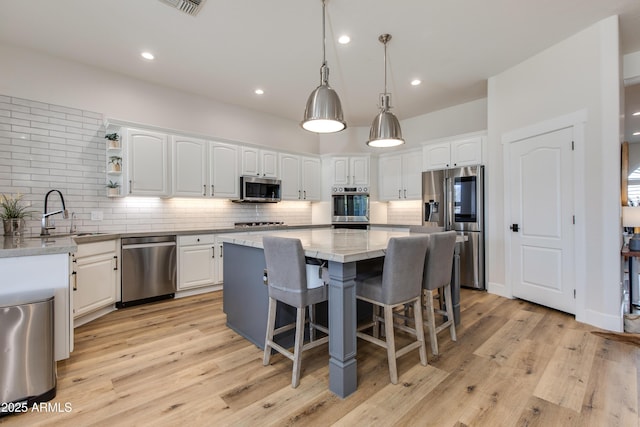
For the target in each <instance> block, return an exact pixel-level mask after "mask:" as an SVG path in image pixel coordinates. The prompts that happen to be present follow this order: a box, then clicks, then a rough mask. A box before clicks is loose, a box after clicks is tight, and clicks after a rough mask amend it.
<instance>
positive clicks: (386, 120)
mask: <svg viewBox="0 0 640 427" xmlns="http://www.w3.org/2000/svg"><path fill="white" fill-rule="evenodd" d="M378 40H379V41H380V43H382V44H383V45H384V93H383V94H381V95H380V113H379V114H378V115H377V116H376V118H375V119H373V123H372V124H371V130H370V131H369V141H367V145H369V146H370V147H383V148H384V147H395V146H397V145H401V144H404V139H402V130H401V129H400V122H398V119H397V118H396V116H394V115H393V113H391V112H390V111H389V109H390V108H391V94H390V93H387V42H388V41H389V40H391V35H390V34H382V35H381V36H380V37H378Z"/></svg>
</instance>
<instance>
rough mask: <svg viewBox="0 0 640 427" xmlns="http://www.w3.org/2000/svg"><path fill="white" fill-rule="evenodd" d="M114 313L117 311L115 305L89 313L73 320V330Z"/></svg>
mask: <svg viewBox="0 0 640 427" xmlns="http://www.w3.org/2000/svg"><path fill="white" fill-rule="evenodd" d="M112 311H116V306H115V305H110V306H109V307H104V308H101V309H99V310H96V311H93V312H91V313H87V314H85V315H83V316H80V317H76V318H75V319H73V328H74V329H75V328H77V327H78V326H82V325H84V324H87V323H89V322H91V321H93V320H96V319H97V318H99V317H102V316H104V315H105V314H109V313H111V312H112Z"/></svg>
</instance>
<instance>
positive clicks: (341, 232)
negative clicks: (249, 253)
mask: <svg viewBox="0 0 640 427" xmlns="http://www.w3.org/2000/svg"><path fill="white" fill-rule="evenodd" d="M408 235H409V232H408V231H387V230H354V229H330V228H318V229H294V230H276V231H264V232H245V233H234V234H229V235H221V236H220V239H221V240H222V241H223V242H226V243H232V244H236V245H242V246H250V247H254V248H261V249H262V238H263V237H264V236H279V237H290V238H294V239H300V241H301V242H302V248H303V249H304V254H305V255H306V256H308V257H312V258H320V259H326V260H329V261H336V262H340V263H347V262H354V261H361V260H364V259H371V258H378V257H383V256H384V255H385V253H386V249H387V245H388V243H389V239H390V238H391V237H401V236H408Z"/></svg>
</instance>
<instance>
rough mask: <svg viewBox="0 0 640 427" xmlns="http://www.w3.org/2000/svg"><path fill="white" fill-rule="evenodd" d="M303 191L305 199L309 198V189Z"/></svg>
mask: <svg viewBox="0 0 640 427" xmlns="http://www.w3.org/2000/svg"><path fill="white" fill-rule="evenodd" d="M302 193H303V194H304V199H305V200H307V190H304V191H303V192H302Z"/></svg>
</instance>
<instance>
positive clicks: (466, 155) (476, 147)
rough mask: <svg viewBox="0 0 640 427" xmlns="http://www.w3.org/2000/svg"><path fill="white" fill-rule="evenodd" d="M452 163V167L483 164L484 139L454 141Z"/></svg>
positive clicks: (452, 144)
mask: <svg viewBox="0 0 640 427" xmlns="http://www.w3.org/2000/svg"><path fill="white" fill-rule="evenodd" d="M451 162H452V165H451V166H452V167H459V166H471V165H480V164H482V137H475V138H468V139H462V140H459V141H453V142H452V143H451Z"/></svg>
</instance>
